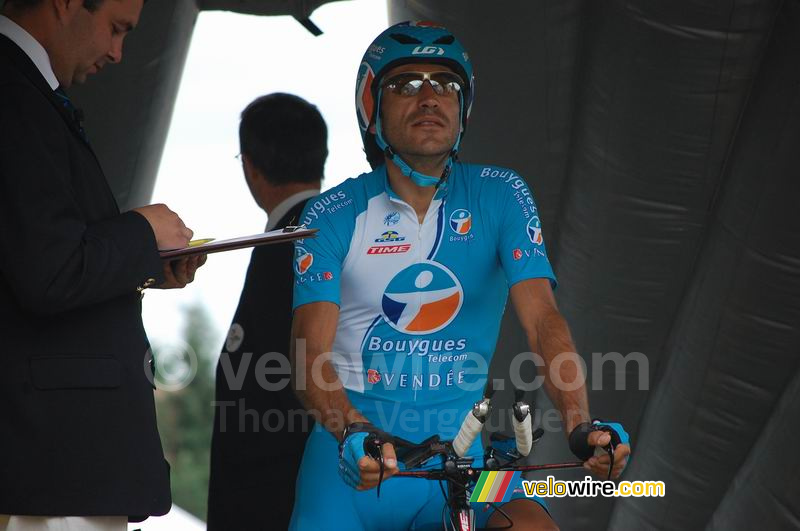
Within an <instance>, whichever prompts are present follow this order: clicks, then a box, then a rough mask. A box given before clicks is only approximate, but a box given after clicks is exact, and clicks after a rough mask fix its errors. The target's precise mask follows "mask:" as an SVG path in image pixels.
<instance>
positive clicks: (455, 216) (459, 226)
mask: <svg viewBox="0 0 800 531" xmlns="http://www.w3.org/2000/svg"><path fill="white" fill-rule="evenodd" d="M450 228H451V229H453V232H455V233H456V234H461V235H464V234H467V233H468V232H469V230H470V229H471V228H472V214H471V213H470V211H469V210H466V209H464V208H460V209H458V210H455V211H454V212H453V213H452V214H450Z"/></svg>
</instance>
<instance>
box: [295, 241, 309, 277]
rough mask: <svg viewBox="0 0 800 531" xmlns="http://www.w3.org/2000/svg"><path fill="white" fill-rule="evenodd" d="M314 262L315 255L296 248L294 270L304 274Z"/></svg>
mask: <svg viewBox="0 0 800 531" xmlns="http://www.w3.org/2000/svg"><path fill="white" fill-rule="evenodd" d="M313 263H314V255H313V254H311V253H309V252H308V251H306V250H305V249H303V248H302V247H297V248H295V250H294V270H295V271H296V272H297V274H298V275H304V274H305V272H306V271H308V269H309V268H310V267H311V264H313Z"/></svg>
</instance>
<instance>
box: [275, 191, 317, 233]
mask: <svg viewBox="0 0 800 531" xmlns="http://www.w3.org/2000/svg"><path fill="white" fill-rule="evenodd" d="M315 195H319V190H317V189H313V190H303V191H302V192H297V193H296V194H294V195H290V196H289V197H287V198H286V199H284V200H283V201H281V202H280V203H278V206H276V207H275V208H273V209H272V212H271V213H270V214H269V218H268V219H267V227H266V228H265V229H264V232H269V231H271V230H273V229H275V225H277V224H278V222H279V221H280V220H281V218H282V217H283V216H285V215H286V213H287V212H289V211H290V210H291V209H292V207H293V206H295V205H296V204H297V203H299V202H300V201H305V200H306V199H310V198H312V197H314V196H315Z"/></svg>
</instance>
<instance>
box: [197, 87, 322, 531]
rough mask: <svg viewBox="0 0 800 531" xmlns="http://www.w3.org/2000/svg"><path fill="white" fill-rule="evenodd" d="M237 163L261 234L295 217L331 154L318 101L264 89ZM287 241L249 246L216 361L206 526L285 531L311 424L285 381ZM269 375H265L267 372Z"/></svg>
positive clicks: (247, 117) (247, 113) (249, 113)
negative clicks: (260, 215)
mask: <svg viewBox="0 0 800 531" xmlns="http://www.w3.org/2000/svg"><path fill="white" fill-rule="evenodd" d="M239 141H240V145H241V148H240V149H241V153H242V167H243V170H244V175H245V179H246V180H247V184H248V186H249V187H250V192H251V193H252V194H253V198H254V199H255V201H256V203H258V206H260V207H261V208H262V209H264V211H265V212H266V213H267V216H268V223H267V228H266V230H272V229H276V228H280V227H285V226H286V225H294V224H296V223H297V219H298V216H299V215H300V212H301V211H302V209H303V206H304V204H305V202H306V200H307V199H309V198H310V197H313V196H315V195H317V194H318V193H319V189H320V182H321V179H322V175H323V169H324V166H325V159H326V157H327V155H328V148H327V128H326V126H325V121H324V120H323V119H322V116H321V115H320V113H319V111H317V109H316V107H314V106H313V105H311V104H310V103H308V102H306V101H305V100H303V99H301V98H298V97H296V96H292V95H290V94H270V95H268V96H262V97H261V98H258V99H256V100H255V101H254V102H252V103H251V104H250V105H249V106H248V107H247V108H246V109H245V110H244V112H242V120H241V124H240V127H239ZM293 252H294V250H293V246H292V244H280V245H268V246H264V247H257V248H255V249H254V250H253V254H252V257H251V259H250V267H249V268H248V270H247V278H246V280H245V284H244V288H243V289H242V295H241V298H240V299H239V307H238V308H237V310H236V314H235V316H234V318H233V324H232V325H231V328H230V331H229V333H228V338H227V340H226V342H225V347H224V351H223V352H222V355H221V356H220V360H219V364H218V365H217V384H216V385H217V393H216V400H217V401H216V415H215V421H214V433H213V438H212V443H211V480H210V485H209V497H208V529H209V530H211V531H214V530H220V531H222V530H229V529H236V530H237V531H248V530H262V529H286V528H287V527H288V525H289V518H290V516H291V514H292V507H293V505H294V481H295V477H296V476H297V469H298V467H299V466H300V459H301V457H302V455H303V448H304V447H305V441H306V438H307V436H308V432H309V431H310V429H311V428H312V427H313V426H312V423H313V421H312V420H311V417H310V416H308V415H306V414H305V411H304V410H303V408H302V406H301V405H300V403H299V402H298V401H297V399H296V398H295V396H294V393H293V392H292V387H291V385H290V382H289V374H288V371H289V334H290V329H291V324H292V286H293V282H294V277H293V271H292V264H293V261H294V260H293ZM265 368H266V370H267V371H272V374H269V375H266V374H265V370H264V369H265Z"/></svg>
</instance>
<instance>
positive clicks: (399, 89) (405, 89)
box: [382, 71, 464, 96]
mask: <svg viewBox="0 0 800 531" xmlns="http://www.w3.org/2000/svg"><path fill="white" fill-rule="evenodd" d="M426 81H427V82H428V83H430V85H431V88H433V92H434V93H436V95H437V96H441V95H443V94H446V95H451V94H458V93H459V92H460V91H461V87H462V86H463V85H464V81H463V80H462V79H461V77H460V76H458V75H456V74H454V73H452V72H444V71H443V72H403V73H401V74H397V75H394V76H392V77H390V78H389V79H387V80H386V81H385V82H384V83H383V86H382V88H385V89H389V90H391V91H392V92H394V93H395V94H399V95H401V96H416V95H417V94H418V93H419V91H420V90H422V85H423V84H424V83H425V82H426Z"/></svg>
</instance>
